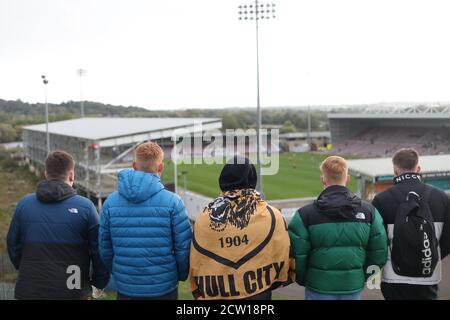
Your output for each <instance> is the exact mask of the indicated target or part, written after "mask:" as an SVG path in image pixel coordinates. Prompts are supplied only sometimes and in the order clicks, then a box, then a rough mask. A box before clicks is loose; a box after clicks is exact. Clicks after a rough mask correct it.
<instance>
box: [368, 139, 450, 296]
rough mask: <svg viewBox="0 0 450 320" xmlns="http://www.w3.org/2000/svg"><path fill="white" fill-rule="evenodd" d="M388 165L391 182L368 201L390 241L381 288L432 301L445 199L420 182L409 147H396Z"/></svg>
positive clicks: (446, 214)
mask: <svg viewBox="0 0 450 320" xmlns="http://www.w3.org/2000/svg"><path fill="white" fill-rule="evenodd" d="M392 163H393V172H394V175H395V177H394V186H393V187H391V188H389V189H387V190H385V191H383V192H381V193H379V194H377V195H376V196H375V198H374V199H373V202H372V204H373V205H374V206H375V207H376V208H377V209H378V210H379V212H380V214H381V216H382V217H383V220H384V223H385V226H386V228H387V233H388V237H389V243H390V250H389V257H388V262H387V264H386V266H385V268H384V270H383V275H382V279H381V291H382V293H383V296H384V298H385V299H388V300H398V299H401V300H404V299H408V300H419V299H420V300H425V299H426V300H432V299H437V293H438V284H439V282H440V281H441V260H442V259H444V258H445V257H446V256H447V255H448V254H449V253H450V201H449V198H448V196H447V195H446V194H445V192H443V191H441V190H439V189H437V188H435V187H433V186H430V185H427V184H425V183H424V182H422V177H421V174H420V171H421V167H420V165H419V154H418V152H417V151H416V150H415V149H412V148H404V149H400V150H398V151H397V152H396V153H395V155H394V156H393V158H392ZM427 230H428V231H427Z"/></svg>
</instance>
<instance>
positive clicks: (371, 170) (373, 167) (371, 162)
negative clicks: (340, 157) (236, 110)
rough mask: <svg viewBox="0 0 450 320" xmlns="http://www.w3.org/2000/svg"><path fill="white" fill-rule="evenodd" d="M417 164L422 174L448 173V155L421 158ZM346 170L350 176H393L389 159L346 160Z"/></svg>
mask: <svg viewBox="0 0 450 320" xmlns="http://www.w3.org/2000/svg"><path fill="white" fill-rule="evenodd" d="M419 164H420V167H421V168H422V170H421V172H422V173H424V174H426V173H439V172H441V173H445V172H450V154H446V155H437V156H421V157H420V159H419ZM348 168H349V171H350V173H351V174H361V175H363V176H367V177H370V178H375V177H380V176H392V175H393V172H392V159H391V158H376V159H359V160H348Z"/></svg>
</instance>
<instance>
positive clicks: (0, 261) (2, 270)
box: [0, 252, 17, 300]
mask: <svg viewBox="0 0 450 320" xmlns="http://www.w3.org/2000/svg"><path fill="white" fill-rule="evenodd" d="M16 277H17V272H16V270H15V268H14V266H13V265H12V264H11V262H10V261H9V257H8V254H7V253H6V252H0V300H11V299H14V286H15V279H16Z"/></svg>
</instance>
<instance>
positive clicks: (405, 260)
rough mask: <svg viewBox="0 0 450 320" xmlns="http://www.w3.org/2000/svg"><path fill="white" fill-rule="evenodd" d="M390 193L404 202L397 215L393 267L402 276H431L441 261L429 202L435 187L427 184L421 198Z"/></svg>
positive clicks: (412, 193) (392, 248)
mask: <svg viewBox="0 0 450 320" xmlns="http://www.w3.org/2000/svg"><path fill="white" fill-rule="evenodd" d="M390 190H392V192H393V193H394V194H396V198H397V199H401V202H400V205H399V207H398V209H397V212H396V215H395V223H394V237H393V241H392V247H391V262H392V268H393V269H394V272H395V273H396V274H398V275H400V276H405V277H421V278H427V277H431V276H432V275H433V272H434V269H435V268H436V265H437V263H438V261H439V253H438V240H437V238H436V233H435V229H434V219H433V215H432V214H431V210H430V206H429V205H428V203H427V200H428V199H429V197H430V193H431V190H432V188H430V187H427V186H426V185H425V184H424V190H423V192H422V196H420V195H419V194H417V193H416V192H414V191H410V192H408V194H407V195H406V199H404V196H403V194H402V193H401V192H400V190H398V188H395V187H392V188H390Z"/></svg>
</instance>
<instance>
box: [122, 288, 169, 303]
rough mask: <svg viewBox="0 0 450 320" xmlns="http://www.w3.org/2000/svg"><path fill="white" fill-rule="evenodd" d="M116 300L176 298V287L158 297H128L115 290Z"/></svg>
mask: <svg viewBox="0 0 450 320" xmlns="http://www.w3.org/2000/svg"><path fill="white" fill-rule="evenodd" d="M117 300H178V289H176V290H175V291H172V292H170V293H168V294H166V295H164V296H160V297H148V298H146V297H128V296H125V295H123V294H121V293H120V292H117Z"/></svg>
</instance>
